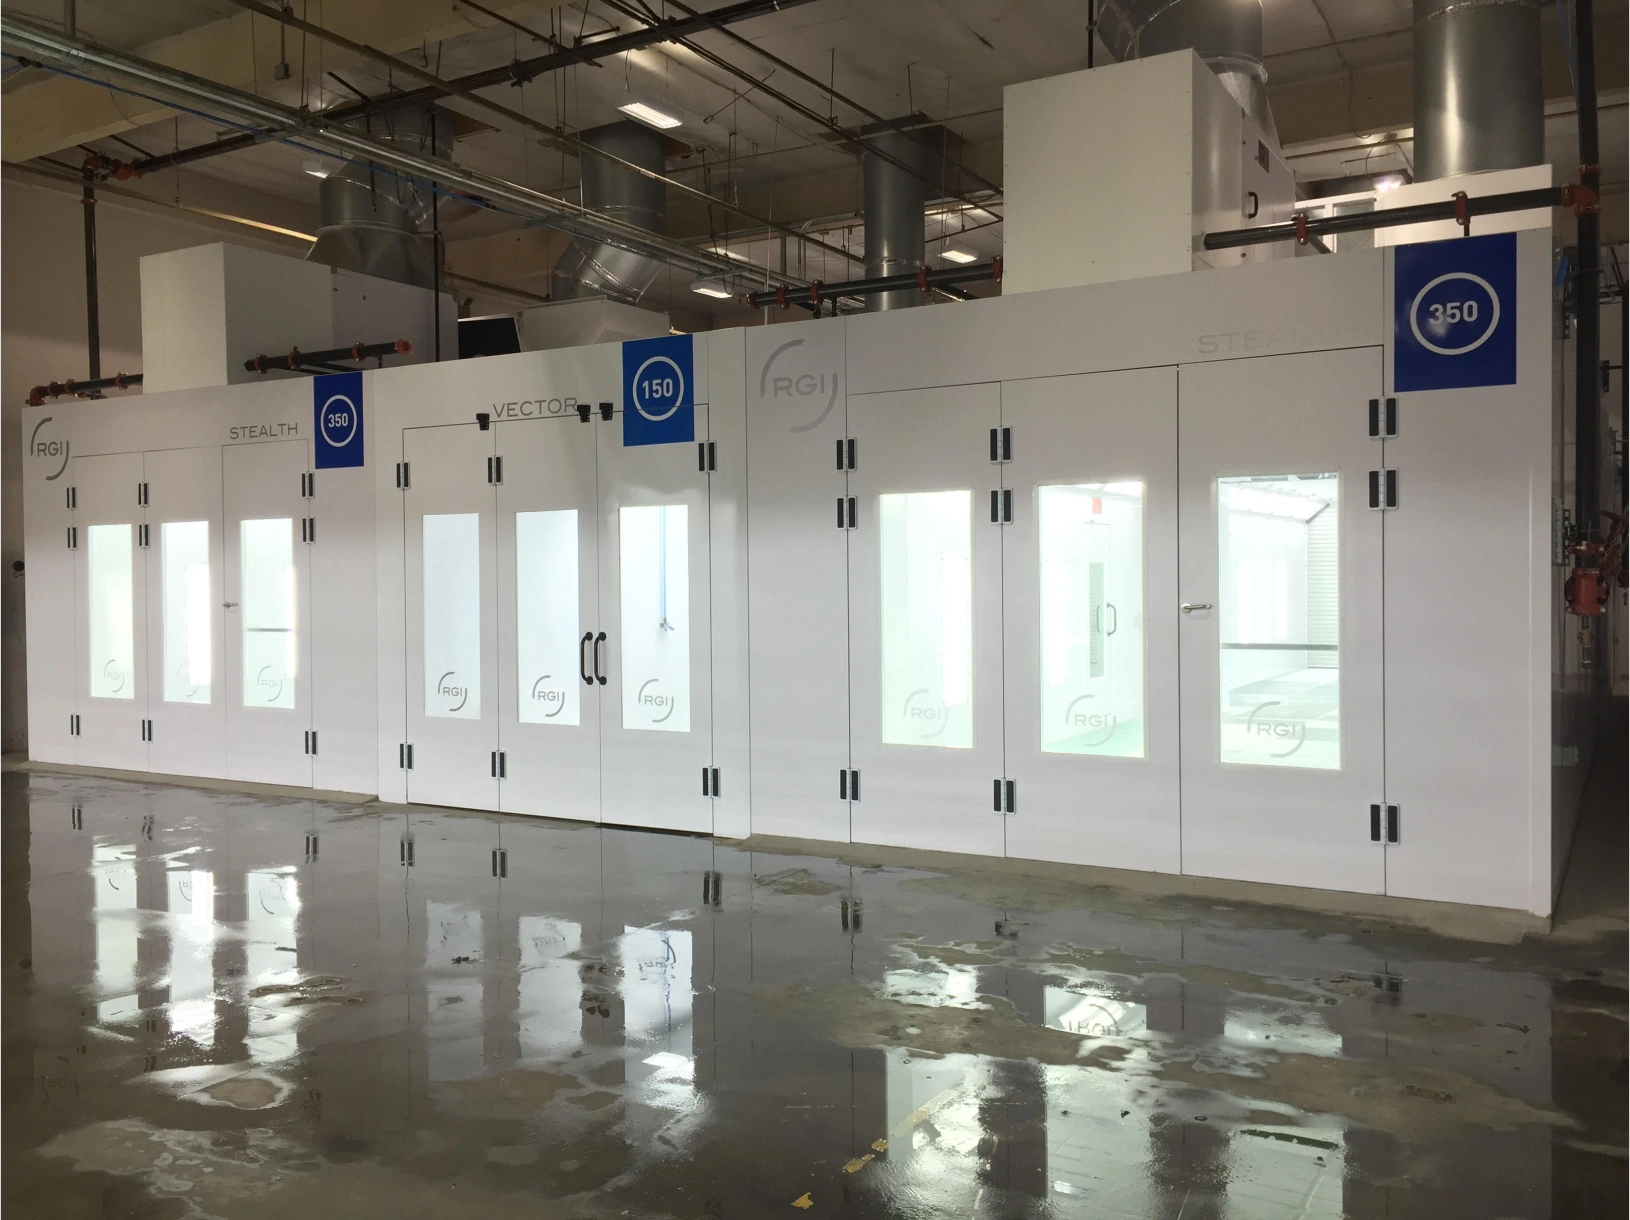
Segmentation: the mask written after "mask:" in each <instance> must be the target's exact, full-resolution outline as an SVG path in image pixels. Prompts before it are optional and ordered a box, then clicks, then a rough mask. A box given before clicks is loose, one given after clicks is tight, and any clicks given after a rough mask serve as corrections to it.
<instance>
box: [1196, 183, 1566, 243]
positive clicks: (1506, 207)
mask: <svg viewBox="0 0 1630 1220" xmlns="http://www.w3.org/2000/svg"><path fill="white" fill-rule="evenodd" d="M1575 198H1576V196H1575V194H1574V191H1573V188H1572V187H1568V186H1547V187H1540V188H1538V189H1536V190H1531V191H1507V192H1505V193H1504V194H1500V195H1476V196H1471V197H1468V198H1467V199H1466V200H1465V201H1464V207H1465V210H1464V213H1462V212H1461V211H1460V208H1461V201H1460V200H1456V199H1449V200H1445V201H1444V202H1442V203H1414V204H1410V205H1409V206H1408V207H1402V208H1380V209H1377V210H1376V211H1373V212H1354V213H1351V214H1349V215H1346V216H1319V217H1308V218H1306V219H1305V220H1302V221H1295V220H1287V221H1284V222H1283V223H1280V224H1271V225H1257V226H1255V227H1254V228H1250V229H1222V230H1219V231H1218V232H1216V233H1207V234H1206V235H1205V242H1204V245H1205V248H1206V249H1207V250H1227V249H1232V248H1234V247H1236V246H1258V245H1262V244H1263V243H1264V242H1270V241H1290V240H1293V239H1299V238H1301V237H1304V236H1305V237H1310V238H1311V237H1318V236H1321V235H1322V234H1325V233H1357V232H1362V231H1364V230H1366V229H1388V228H1392V227H1393V226H1394V225H1416V224H1425V223H1426V222H1428V221H1433V220H1457V219H1459V218H1460V216H1461V215H1462V214H1464V216H1465V217H1466V218H1467V219H1468V220H1469V219H1471V218H1473V217H1477V216H1495V215H1498V214H1499V213H1501V212H1526V211H1529V210H1530V209H1533V208H1554V207H1573V206H1576V204H1575ZM1591 198H1592V201H1594V197H1593V196H1592V197H1591Z"/></svg>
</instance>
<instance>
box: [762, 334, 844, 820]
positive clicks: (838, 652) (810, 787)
mask: <svg viewBox="0 0 1630 1220" xmlns="http://www.w3.org/2000/svg"><path fill="white" fill-rule="evenodd" d="M843 327H844V323H843V322H842V321H839V320H832V321H823V322H819V323H815V322H812V323H808V324H805V325H800V326H795V327H773V328H766V329H763V330H755V329H749V330H748V332H747V372H748V376H747V394H748V400H747V401H748V409H747V488H748V511H747V545H748V567H749V572H750V573H751V580H750V582H749V585H748V603H749V605H748V613H749V616H750V624H751V635H750V641H749V642H750V645H751V650H752V664H751V667H750V672H749V680H750V683H751V688H752V699H751V709H752V711H751V715H752V757H753V833H754V834H755V835H763V834H770V835H787V836H791V837H793V838H800V839H826V840H836V841H838V842H845V841H847V840H848V838H849V806H848V803H847V801H845V800H844V799H843V796H842V794H843V793H846V792H847V787H846V786H845V787H842V788H840V785H839V772H840V769H843V768H847V767H848V766H849V630H848V627H849V588H848V572H847V569H848V564H849V549H848V548H849V533H848V531H847V530H840V529H838V528H836V525H835V523H834V521H833V510H832V506H833V504H834V502H835V501H836V500H837V498H838V497H839V496H843V495H846V494H847V490H848V480H847V476H846V475H845V473H844V471H845V469H846V468H847V465H848V462H847V453H846V447H845V448H844V449H840V448H839V446H840V445H842V443H843V439H844V437H845V436H846V434H847V427H848V424H847V418H848V416H847V408H846V399H845V397H844V395H843V394H842V392H841V391H842V375H843ZM783 332H785V333H783ZM787 335H794V336H796V337H793V338H788V337H786V336H787ZM857 459H858V452H857Z"/></svg>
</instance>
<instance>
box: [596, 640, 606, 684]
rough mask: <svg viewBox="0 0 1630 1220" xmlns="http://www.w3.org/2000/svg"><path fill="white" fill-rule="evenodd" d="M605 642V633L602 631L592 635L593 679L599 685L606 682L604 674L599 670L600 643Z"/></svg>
mask: <svg viewBox="0 0 1630 1220" xmlns="http://www.w3.org/2000/svg"><path fill="white" fill-rule="evenodd" d="M605 642H606V633H605V632H604V631H602V632H601V633H600V634H599V635H597V636H595V637H594V680H595V681H596V682H598V683H599V684H600V685H601V686H604V685H605V684H606V676H605V674H603V673H601V672H600V645H601V644H604V643H605Z"/></svg>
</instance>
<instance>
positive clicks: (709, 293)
mask: <svg viewBox="0 0 1630 1220" xmlns="http://www.w3.org/2000/svg"><path fill="white" fill-rule="evenodd" d="M690 290H691V291H692V292H699V293H701V294H702V295H703V296H705V297H717V298H719V299H720V300H721V301H725V300H729V299H730V298H731V297H732V296H734V295H735V294H734V293H732V292H731V291H730V289H728V288H726V287H725V286H724V285H723V284H715V283H713V282H711V281H710V280H698V281H697V282H696V283H694V284H692V285H691V286H690Z"/></svg>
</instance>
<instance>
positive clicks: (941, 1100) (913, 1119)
mask: <svg viewBox="0 0 1630 1220" xmlns="http://www.w3.org/2000/svg"><path fill="white" fill-rule="evenodd" d="M956 1093H957V1091H956V1089H954V1088H950V1089H943V1090H941V1091H940V1092H939V1093H936V1094H935V1095H934V1096H933V1097H930V1098H929V1099H928V1100H927V1101H925V1102H923V1104H922V1105H920V1106H918V1107H917V1108H916V1109H915V1110H913V1111H912V1112H911V1113H910V1114H908V1115H906V1116H905V1117H904V1118H903V1119H901V1120H900V1121H899V1122H898V1123H896V1124H895V1125H894V1130H893V1131H890V1132H889V1135H890V1136H891V1137H892V1138H894V1139H899V1138H900V1137H901V1136H902V1135H906V1134H908V1133H909V1132H910V1131H911V1129H912V1128H913V1127H915V1126H916V1125H917V1124H918V1123H920V1122H922V1121H923V1119H925V1118H927V1117H928V1116H929V1115H930V1114H932V1113H934V1111H936V1110H938V1109H939V1108H940V1107H941V1106H943V1105H944V1104H945V1103H946V1102H948V1101H950V1100H951V1099H952V1098H953V1097H955V1096H956Z"/></svg>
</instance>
